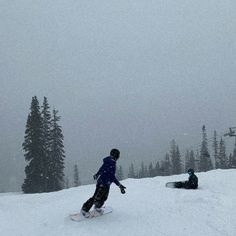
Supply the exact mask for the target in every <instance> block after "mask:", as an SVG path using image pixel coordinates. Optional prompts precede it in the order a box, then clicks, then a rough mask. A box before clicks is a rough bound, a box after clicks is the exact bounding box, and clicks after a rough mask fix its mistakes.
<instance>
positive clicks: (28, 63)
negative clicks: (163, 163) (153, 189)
mask: <svg viewBox="0 0 236 236" xmlns="http://www.w3.org/2000/svg"><path fill="white" fill-rule="evenodd" d="M235 12H236V2H235V1H233V0H232V1H230V0H218V1H215V0H208V1H206V0H200V1H195V0H178V1H170V0H151V1H144V0H135V1H134V0H132V1H131V0H119V1H114V0H109V1H105V0H96V1H88V0H78V1H74V0H67V1H52V0H51V1H48V0H40V1H27V0H25V1H15V0H12V1H9V0H6V1H4V0H0V101H1V102H0V112H1V113H0V114H1V116H0V124H1V126H0V135H1V140H0V148H1V151H0V158H1V159H0V163H1V168H3V169H5V170H6V166H7V164H8V161H7V160H8V159H9V160H12V159H13V160H14V158H15V159H17V160H19V159H20V160H22V163H23V160H24V157H23V152H22V147H21V144H22V142H23V137H24V131H25V123H26V119H27V115H28V113H29V107H30V103H31V98H32V96H35V95H36V96H37V97H38V99H39V101H40V103H41V104H42V101H43V96H46V97H47V98H48V100H49V104H50V105H51V107H52V108H53V107H55V108H56V109H58V110H59V114H60V115H61V117H62V119H61V125H62V128H63V132H64V136H65V142H64V144H65V149H66V156H67V163H68V164H70V165H73V164H75V163H77V164H79V166H80V167H81V168H80V169H81V170H80V172H81V175H83V176H85V177H86V178H87V177H88V176H90V175H92V173H94V172H95V171H96V169H97V168H98V167H99V165H100V163H101V159H102V158H103V157H104V156H105V155H107V154H108V152H109V151H110V149H111V148H113V147H116V148H118V149H120V150H121V158H120V159H121V160H120V163H121V164H122V165H127V166H128V165H129V164H130V163H131V161H134V160H136V162H137V163H138V161H139V160H141V159H144V160H145V159H146V160H147V161H149V160H150V161H151V160H155V159H157V158H159V159H160V158H163V155H164V154H165V152H167V151H168V150H169V143H170V141H171V139H173V138H174V139H176V141H177V143H178V144H179V145H180V149H181V151H183V152H184V151H185V149H186V148H190V147H191V146H194V145H196V144H198V143H199V142H200V141H201V127H202V125H203V124H205V125H206V128H207V131H208V135H209V137H210V136H212V135H213V131H214V129H216V130H217V131H218V132H219V133H222V132H224V131H226V129H227V128H228V127H229V126H236V104H235V101H236V14H235ZM124 160H125V161H124ZM15 163H17V164H16V166H17V168H18V169H19V166H20V168H22V167H21V165H19V163H18V162H17V161H15ZM23 170H24V169H23ZM3 173H4V171H3ZM5 173H6V172H5ZM5 175H9V176H11V178H14V173H13V174H12V173H10V174H9V172H7V174H5ZM85 177H84V178H85ZM13 182H14V181H13Z"/></svg>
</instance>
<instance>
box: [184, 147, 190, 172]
mask: <svg viewBox="0 0 236 236" xmlns="http://www.w3.org/2000/svg"><path fill="white" fill-rule="evenodd" d="M189 168H190V153H189V150H188V149H187V151H186V154H185V168H184V170H185V172H187V171H188V169H189Z"/></svg>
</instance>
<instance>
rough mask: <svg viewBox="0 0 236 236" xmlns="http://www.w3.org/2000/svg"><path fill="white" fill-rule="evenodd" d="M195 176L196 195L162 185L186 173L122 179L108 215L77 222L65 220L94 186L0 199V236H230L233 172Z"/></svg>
mask: <svg viewBox="0 0 236 236" xmlns="http://www.w3.org/2000/svg"><path fill="white" fill-rule="evenodd" d="M197 176H198V178H199V185H200V187H199V189H198V190H183V189H169V188H166V187H165V183H166V182H168V181H174V180H185V179H187V177H188V176H187V175H186V174H182V175H178V176H168V177H155V178H146V179H127V180H124V181H122V183H123V184H124V185H125V186H126V187H127V191H126V192H127V193H126V194H124V195H122V194H121V193H120V191H119V188H117V186H115V185H112V187H111V191H110V196H109V199H108V201H107V202H106V205H109V206H112V207H113V209H114V211H113V213H112V214H108V215H104V216H102V217H98V218H94V219H91V220H86V221H82V222H73V221H71V220H70V219H69V217H68V215H69V214H70V213H75V212H77V211H79V210H80V208H81V205H82V204H83V202H84V201H86V200H87V199H88V198H89V197H90V196H91V195H92V194H93V191H94V189H95V185H87V186H81V187H78V188H71V189H67V190H63V191H59V192H54V193H43V194H27V195H24V194H21V193H9V194H0V235H3V236H43V235H46V236H47V235H48V236H54V235H55V236H62V235H63V236H64V235H66V236H73V235H76V236H92V235H96V236H97V235H102V236H111V235H112V236H120V235H127V236H128V235H135V236H143V235H146V236H149V235H161V236H162V235H163V236H165V235H168V236H172V235H173V236H176V235H178V236H185V235H186V236H187V235H191V236H211V235H212V236H218V235H219V236H222V235H227V236H234V235H236V184H235V182H236V170H214V171H209V172H205V173H197Z"/></svg>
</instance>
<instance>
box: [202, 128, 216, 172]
mask: <svg viewBox="0 0 236 236" xmlns="http://www.w3.org/2000/svg"><path fill="white" fill-rule="evenodd" d="M199 168H200V171H208V170H212V169H213V166H212V162H211V157H210V154H209V152H208V142H207V134H206V127H205V125H203V126H202V145H201V151H200V162H199Z"/></svg>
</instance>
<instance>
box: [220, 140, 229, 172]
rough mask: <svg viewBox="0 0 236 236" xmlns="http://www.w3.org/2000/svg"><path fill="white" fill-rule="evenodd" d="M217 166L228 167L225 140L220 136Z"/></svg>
mask: <svg viewBox="0 0 236 236" xmlns="http://www.w3.org/2000/svg"><path fill="white" fill-rule="evenodd" d="M219 162H220V163H219V168H221V169H227V168H228V160H227V155H226V150H225V142H224V140H223V139H222V138H221V139H220V146H219Z"/></svg>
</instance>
